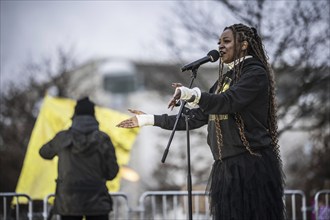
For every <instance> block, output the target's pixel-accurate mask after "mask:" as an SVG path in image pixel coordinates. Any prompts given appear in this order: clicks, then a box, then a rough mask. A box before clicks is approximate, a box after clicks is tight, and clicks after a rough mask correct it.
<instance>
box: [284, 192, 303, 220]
mask: <svg viewBox="0 0 330 220" xmlns="http://www.w3.org/2000/svg"><path fill="white" fill-rule="evenodd" d="M284 197H285V206H286V212H287V215H288V216H287V217H288V218H289V216H290V218H289V219H291V220H297V219H303V220H306V219H307V208H306V196H305V193H304V192H303V191H301V190H285V191H284ZM287 200H289V201H287ZM297 203H298V204H300V205H299V207H300V210H299V208H297ZM290 207H291V209H289V208H290Z"/></svg>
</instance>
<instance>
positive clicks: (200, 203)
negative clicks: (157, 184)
mask: <svg viewBox="0 0 330 220" xmlns="http://www.w3.org/2000/svg"><path fill="white" fill-rule="evenodd" d="M207 197H208V195H207V194H206V193H205V191H192V205H193V207H192V208H193V218H194V219H203V220H204V219H211V216H210V214H209V204H208V200H207ZM139 211H140V219H187V217H188V192H187V191H149V192H145V193H143V194H142V195H141V196H140V199H139Z"/></svg>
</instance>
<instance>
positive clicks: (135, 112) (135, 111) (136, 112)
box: [128, 109, 146, 115]
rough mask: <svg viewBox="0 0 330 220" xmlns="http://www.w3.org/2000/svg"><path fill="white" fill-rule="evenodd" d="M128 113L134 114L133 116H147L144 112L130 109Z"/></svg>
mask: <svg viewBox="0 0 330 220" xmlns="http://www.w3.org/2000/svg"><path fill="white" fill-rule="evenodd" d="M128 111H129V112H131V113H133V114H136V115H145V114H146V113H144V112H143V111H140V110H135V109H128Z"/></svg>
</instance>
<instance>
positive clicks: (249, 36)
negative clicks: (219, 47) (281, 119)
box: [215, 24, 280, 159]
mask: <svg viewBox="0 0 330 220" xmlns="http://www.w3.org/2000/svg"><path fill="white" fill-rule="evenodd" d="M227 29H230V30H231V31H232V32H233V35H234V48H239V49H238V50H237V49H235V51H234V61H237V60H238V59H239V58H240V57H239V55H240V54H241V52H242V51H241V44H242V43H243V41H247V42H248V48H247V50H245V52H244V55H243V61H242V62H239V61H238V63H235V65H234V69H233V71H234V75H235V79H234V83H235V82H237V81H238V80H239V78H240V76H241V72H242V68H243V65H244V58H245V56H246V55H251V56H253V57H254V58H256V59H258V60H259V61H260V62H262V64H263V65H264V66H265V68H266V71H267V74H268V79H269V89H268V96H269V106H268V126H269V132H270V135H271V139H272V146H273V150H274V151H275V153H276V155H277V157H278V159H280V153H279V145H278V131H277V115H276V112H277V105H276V100H275V80H274V74H273V71H272V68H271V66H270V64H269V63H268V57H267V54H266V52H265V50H264V45H263V44H262V41H261V38H260V36H259V35H258V33H257V30H256V29H255V28H253V27H251V28H250V27H248V26H246V25H243V24H234V25H232V26H229V27H226V28H225V29H224V31H225V30H227ZM237 44H239V45H237ZM237 46H239V47H237ZM223 69H224V65H223V64H220V68H219V80H218V88H219V90H218V91H222V86H223V80H224V79H223ZM235 121H236V125H237V126H238V130H239V135H240V138H241V140H242V142H243V145H244V146H245V148H246V149H247V150H248V151H249V152H250V154H253V155H259V154H257V153H255V152H253V151H252V149H251V147H250V144H249V142H248V140H247V139H246V137H245V134H244V121H243V119H242V117H241V115H240V114H239V113H236V114H235ZM215 123H216V135H217V144H218V151H219V157H220V159H221V147H222V145H223V140H222V133H221V127H220V116H219V115H216V117H215Z"/></svg>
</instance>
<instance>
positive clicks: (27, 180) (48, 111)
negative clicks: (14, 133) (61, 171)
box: [16, 95, 139, 200]
mask: <svg viewBox="0 0 330 220" xmlns="http://www.w3.org/2000/svg"><path fill="white" fill-rule="evenodd" d="M75 105H76V101H74V100H71V99H65V98H55V97H51V96H48V95H47V96H46V97H45V98H44V100H43V104H42V106H41V108H40V113H39V116H38V118H37V120H36V123H35V125H34V128H33V131H32V135H31V137H30V142H29V144H28V148H27V151H26V155H25V159H24V164H23V168H22V171H21V175H20V177H19V180H18V184H17V187H16V193H26V194H28V195H29V196H30V197H31V198H32V199H38V200H39V199H44V197H45V196H47V195H48V194H52V193H55V187H56V183H55V179H56V178H57V157H55V158H54V159H53V160H44V159H43V158H41V157H40V155H39V149H40V148H41V146H42V145H44V144H45V143H47V142H48V141H50V140H51V139H52V138H53V137H54V136H55V135H56V133H57V132H59V131H61V130H64V129H68V128H69V127H70V126H71V123H72V121H71V118H72V116H73V113H74V107H75ZM95 116H96V119H97V120H98V122H99V128H100V130H101V131H103V132H105V133H107V134H108V135H109V136H110V138H111V140H112V142H113V144H114V147H115V150H116V156H117V162H118V164H119V165H120V166H122V165H126V164H127V163H128V161H129V158H130V150H131V148H132V145H133V143H134V141H135V138H136V135H137V134H138V131H139V129H120V128H117V127H116V125H117V124H118V123H119V122H120V121H122V120H124V119H127V118H128V117H129V116H128V115H125V114H122V113H119V112H118V111H114V110H111V109H108V108H102V107H98V106H95ZM120 179H121V176H120V173H119V174H118V175H117V177H116V178H115V179H114V180H112V181H109V182H107V186H108V189H109V191H110V192H116V191H118V190H119V189H120Z"/></svg>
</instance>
